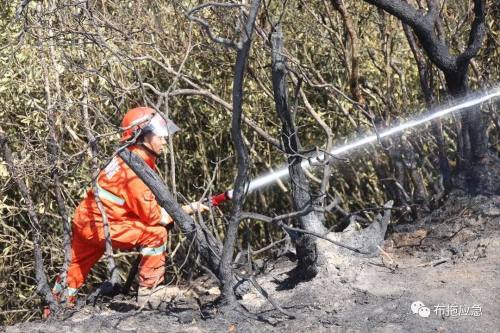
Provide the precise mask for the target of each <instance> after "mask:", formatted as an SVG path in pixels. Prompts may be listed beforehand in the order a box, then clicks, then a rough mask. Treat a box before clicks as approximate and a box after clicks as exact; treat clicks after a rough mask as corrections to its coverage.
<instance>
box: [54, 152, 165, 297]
mask: <svg viewBox="0 0 500 333" xmlns="http://www.w3.org/2000/svg"><path fill="white" fill-rule="evenodd" d="M129 149H130V150H131V151H132V152H134V153H135V154H137V155H139V156H140V157H141V158H142V159H143V160H144V161H145V162H146V163H147V164H148V165H149V166H150V167H151V168H153V169H156V165H155V162H154V157H153V156H152V155H150V154H149V153H147V152H146V151H144V150H142V149H139V148H137V147H134V146H132V147H129ZM97 184H98V195H99V198H100V200H101V202H102V204H103V206H104V208H105V211H106V215H107V218H108V222H109V229H110V235H111V241H112V245H113V248H115V249H123V250H128V249H133V248H134V247H140V252H141V255H142V259H141V263H140V265H139V283H140V285H142V286H146V287H151V286H154V285H156V284H158V283H160V282H161V281H162V280H163V278H164V273H165V259H166V254H165V242H166V240H167V230H166V229H165V227H164V225H165V224H166V222H165V220H170V221H171V219H168V218H166V217H165V216H166V213H164V215H165V216H163V218H162V209H161V207H160V206H159V205H158V202H157V201H156V198H155V196H154V195H153V193H152V192H151V190H150V189H149V188H148V187H147V186H146V184H144V182H143V181H142V180H141V179H140V178H139V177H138V176H137V175H136V174H135V172H134V171H133V170H132V169H130V167H129V166H128V165H127V164H126V163H125V162H124V161H123V160H122V159H121V158H120V157H118V156H117V157H114V158H113V160H112V161H111V162H110V163H109V164H108V165H107V166H106V168H105V169H104V170H102V171H101V172H100V174H99V176H98V179H97ZM170 221H168V222H170ZM104 241H105V237H104V228H103V223H102V215H101V212H100V211H99V209H98V207H97V203H96V200H95V194H94V191H93V190H92V189H90V190H89V191H88V192H87V197H86V198H85V199H84V200H83V201H82V202H81V203H80V205H79V206H78V208H77V209H76V210H75V214H74V217H73V239H72V242H71V250H72V251H71V255H72V258H71V263H70V265H69V268H68V295H69V296H70V297H74V296H76V293H77V290H78V288H80V287H81V285H82V284H83V283H84V281H85V279H86V277H87V275H88V273H89V272H90V269H91V268H92V266H93V265H94V264H95V263H96V262H97V261H98V260H99V258H100V257H101V256H102V255H103V253H104V249H105V242H104ZM60 290H61V286H60V285H59V284H58V283H56V285H55V286H54V289H53V292H54V293H55V294H57V293H58V292H59V291H60Z"/></svg>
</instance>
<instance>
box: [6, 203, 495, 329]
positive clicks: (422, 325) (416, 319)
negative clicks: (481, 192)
mask: <svg viewBox="0 0 500 333" xmlns="http://www.w3.org/2000/svg"><path fill="white" fill-rule="evenodd" d="M499 231H500V197H492V198H486V197H474V198H471V197H467V196H463V195H459V194H454V195H451V196H450V197H449V198H448V199H447V202H446V204H445V205H444V206H443V207H441V208H440V209H436V210H434V211H433V212H432V213H431V214H430V215H428V216H427V217H425V218H422V219H420V220H419V221H415V222H413V223H411V224H405V225H394V226H390V228H389V233H388V235H387V239H386V240H385V242H384V245H383V251H382V252H381V254H380V255H379V256H378V257H375V258H361V257H355V256H352V255H348V254H342V253H341V254H338V253H336V252H335V250H334V248H333V245H332V244H330V243H327V242H325V243H323V244H322V246H324V248H325V250H327V251H328V253H330V254H331V255H329V256H328V258H327V263H326V265H325V268H324V269H323V270H322V271H321V272H320V274H319V275H318V276H317V277H316V278H315V279H313V280H312V281H309V282H304V283H300V284H298V285H296V286H294V288H290V285H289V284H287V283H286V281H287V280H286V279H287V277H288V275H287V272H289V271H290V270H291V269H292V268H293V267H294V265H295V263H294V262H293V256H291V255H290V256H282V257H281V258H279V259H278V260H277V261H274V262H272V263H269V264H268V266H267V269H266V273H265V274H263V275H261V276H259V277H258V279H257V280H258V282H259V283H260V284H261V285H262V287H263V288H264V289H265V290H267V291H268V293H269V295H270V297H271V298H272V299H273V300H274V301H275V302H276V303H277V304H279V305H281V306H282V308H283V310H285V311H286V312H288V313H291V314H293V315H295V317H296V318H295V319H290V318H289V317H287V316H286V315H285V314H283V313H282V312H280V311H278V310H276V309H275V308H274V307H273V306H272V305H271V304H270V303H269V302H268V301H267V300H266V299H265V298H264V297H262V296H261V295H260V294H258V293H257V292H251V293H249V294H247V295H245V296H244V297H243V300H242V301H241V304H242V305H243V306H244V307H246V308H247V309H248V310H249V312H250V314H248V313H245V312H230V313H225V314H224V313H220V311H219V310H218V308H217V307H216V306H215V305H214V304H215V303H213V301H214V300H215V298H216V294H217V290H216V289H214V288H213V283H212V282H211V281H210V280H208V279H206V278H205V279H203V278H202V279H199V280H198V281H197V282H196V285H195V286H192V287H191V289H190V290H186V289H184V292H182V293H179V290H178V289H175V288H174V287H172V290H173V291H174V293H173V295H176V296H175V297H173V298H172V299H169V302H166V303H165V304H163V306H162V307H161V309H160V310H154V311H153V310H147V309H142V310H141V309H137V308H136V307H135V306H134V302H133V300H130V299H122V300H114V301H112V302H106V303H102V304H100V305H99V306H96V307H91V306H86V307H85V308H83V309H79V310H78V311H75V312H67V313H66V314H65V315H64V317H60V318H59V319H57V320H56V319H51V320H48V321H38V322H30V323H23V324H18V325H16V326H12V327H7V328H5V330H6V331H7V332H28V331H29V332H58V333H60V332H86V333H87V332H139V331H140V332H498V328H499V327H500V319H499V318H498V317H497V315H498V313H500V303H499V300H498V295H500V293H499V291H500V290H499V289H500V265H499V264H500V232H499ZM181 294H182V295H181ZM179 295H180V296H179ZM417 302H418V303H417ZM412 304H413V306H412ZM412 310H413V311H415V313H414V312H413V311H412Z"/></svg>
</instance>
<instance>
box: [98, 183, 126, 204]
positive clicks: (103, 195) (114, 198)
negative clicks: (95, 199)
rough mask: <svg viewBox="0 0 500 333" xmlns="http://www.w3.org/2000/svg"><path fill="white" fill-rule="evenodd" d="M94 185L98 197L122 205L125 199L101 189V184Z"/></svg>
mask: <svg viewBox="0 0 500 333" xmlns="http://www.w3.org/2000/svg"><path fill="white" fill-rule="evenodd" d="M96 185H97V195H98V196H99V198H101V199H106V200H108V201H110V202H112V203H114V204H117V205H118V206H123V205H124V204H125V199H123V198H120V197H118V196H116V195H114V194H113V193H111V192H109V191H107V190H105V189H103V188H102V187H101V186H99V184H96Z"/></svg>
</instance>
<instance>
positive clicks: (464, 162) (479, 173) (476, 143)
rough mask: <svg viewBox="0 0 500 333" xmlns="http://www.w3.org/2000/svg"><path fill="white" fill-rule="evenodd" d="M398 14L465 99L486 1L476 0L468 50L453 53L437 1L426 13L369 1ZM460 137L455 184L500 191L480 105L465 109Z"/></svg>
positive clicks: (396, 0)
mask: <svg viewBox="0 0 500 333" xmlns="http://www.w3.org/2000/svg"><path fill="white" fill-rule="evenodd" d="M365 2H367V3H370V4H372V5H375V6H377V7H378V8H380V9H383V10H385V11H386V12H388V13H390V14H392V15H394V16H396V17H397V18H398V19H400V20H401V22H402V23H404V24H406V25H408V26H409V27H411V29H412V30H413V33H414V34H415V36H416V37H417V39H418V40H419V42H420V45H421V46H422V48H423V49H424V51H425V53H426V54H427V57H428V58H429V60H430V61H431V62H432V63H433V64H435V65H436V66H437V67H438V68H439V69H440V70H441V71H442V72H443V74H444V76H445V80H446V84H447V89H448V92H449V94H450V95H451V96H452V97H454V98H462V97H464V96H465V95H466V94H467V93H468V92H469V85H468V78H467V69H468V67H469V64H470V61H471V59H472V58H473V57H474V56H475V55H476V54H477V53H478V51H479V49H480V48H481V45H482V41H483V37H484V34H485V27H484V18H485V6H484V1H483V0H474V20H473V22H472V25H471V29H470V33H469V39H468V42H467V47H466V49H465V50H464V51H463V52H462V53H460V54H458V55H453V54H452V53H451V52H450V49H449V47H448V45H446V43H445V42H444V41H443V40H442V39H441V38H439V36H438V34H437V33H436V25H437V24H438V23H439V20H440V13H439V6H438V3H437V1H436V0H429V1H428V10H427V12H423V11H421V10H417V9H415V8H414V7H413V6H411V5H410V4H408V3H407V2H404V1H401V0H365ZM460 118H461V120H460V124H459V126H457V127H458V130H459V133H457V134H458V139H457V146H458V147H457V150H458V158H457V168H456V170H455V173H456V177H455V179H454V182H455V183H454V186H456V187H459V188H463V189H465V190H467V191H469V192H472V193H485V194H491V193H500V185H498V183H499V182H500V179H499V178H500V175H499V174H498V172H488V168H490V169H491V168H493V169H498V168H499V165H500V160H499V159H498V157H497V156H494V155H493V154H490V153H489V151H488V133H487V124H488V119H487V117H485V116H484V115H482V114H481V111H480V109H479V107H472V108H469V109H467V110H463V111H462V115H461V117H460Z"/></svg>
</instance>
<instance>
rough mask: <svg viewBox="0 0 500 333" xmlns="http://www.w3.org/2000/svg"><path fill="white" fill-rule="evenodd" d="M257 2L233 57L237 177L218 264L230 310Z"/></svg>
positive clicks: (242, 197) (244, 180) (245, 178)
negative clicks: (245, 99) (248, 70)
mask: <svg viewBox="0 0 500 333" xmlns="http://www.w3.org/2000/svg"><path fill="white" fill-rule="evenodd" d="M259 7H260V0H254V1H253V2H252V5H251V8H250V11H249V14H248V17H247V21H246V23H245V27H244V29H243V31H242V35H241V38H240V43H238V44H239V46H238V50H237V54H236V62H235V65H234V79H233V117H232V121H231V137H232V140H233V145H234V148H235V150H236V159H237V168H238V173H237V175H236V180H235V182H234V192H233V199H232V202H233V209H232V214H231V219H230V220H229V224H228V226H227V229H226V236H225V239H224V247H223V249H222V259H221V263H220V275H221V279H222V282H223V290H222V295H223V297H224V301H225V303H226V304H227V305H228V306H229V307H233V306H235V305H236V296H235V294H234V287H235V281H234V274H233V268H232V263H233V255H234V246H235V243H236V239H237V237H238V226H239V224H240V220H241V212H242V206H243V203H244V201H245V196H246V193H245V185H246V184H247V182H248V168H249V164H250V160H249V157H248V151H247V148H246V146H245V143H244V139H243V135H242V133H241V122H242V112H243V110H242V106H243V81H244V78H245V67H246V64H247V59H248V55H249V52H250V47H251V45H252V35H253V32H254V28H255V19H256V18H257V13H258V12H259Z"/></svg>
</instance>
